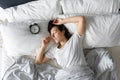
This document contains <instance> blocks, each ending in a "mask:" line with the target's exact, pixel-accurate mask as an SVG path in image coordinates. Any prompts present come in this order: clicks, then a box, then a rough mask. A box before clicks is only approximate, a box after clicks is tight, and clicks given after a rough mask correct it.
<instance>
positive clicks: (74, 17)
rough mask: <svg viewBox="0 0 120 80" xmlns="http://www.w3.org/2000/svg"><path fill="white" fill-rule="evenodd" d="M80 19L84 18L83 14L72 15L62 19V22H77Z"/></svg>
mask: <svg viewBox="0 0 120 80" xmlns="http://www.w3.org/2000/svg"><path fill="white" fill-rule="evenodd" d="M82 19H84V16H72V17H69V18H65V19H63V20H62V24H65V23H77V22H79V21H81V20H82Z"/></svg>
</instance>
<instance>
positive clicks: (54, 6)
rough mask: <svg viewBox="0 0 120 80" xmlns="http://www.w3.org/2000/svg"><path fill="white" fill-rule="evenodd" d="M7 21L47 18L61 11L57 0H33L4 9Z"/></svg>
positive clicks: (53, 16)
mask: <svg viewBox="0 0 120 80" xmlns="http://www.w3.org/2000/svg"><path fill="white" fill-rule="evenodd" d="M5 12H6V14H7V20H8V22H13V21H21V20H22V21H24V20H26V19H41V20H49V19H53V18H55V17H56V16H57V15H58V14H60V13H62V11H61V6H60V4H59V0H52V1H51V0H35V1H32V2H28V3H26V4H21V5H18V6H15V7H11V8H7V9H5Z"/></svg>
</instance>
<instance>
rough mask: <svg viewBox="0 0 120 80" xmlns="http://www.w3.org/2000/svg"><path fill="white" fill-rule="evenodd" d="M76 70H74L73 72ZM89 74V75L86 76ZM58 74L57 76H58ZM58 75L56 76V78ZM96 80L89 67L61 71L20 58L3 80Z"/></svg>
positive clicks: (76, 67)
mask: <svg viewBox="0 0 120 80" xmlns="http://www.w3.org/2000/svg"><path fill="white" fill-rule="evenodd" d="M73 69H74V70H73ZM86 73H87V74H86ZM56 74H57V75H56ZM55 75H56V76H55ZM11 79H12V80H68V79H69V80H94V79H93V72H92V71H90V69H89V68H88V67H80V66H75V67H71V68H67V69H61V70H59V69H58V68H56V67H53V66H51V65H50V64H47V63H44V64H40V65H36V64H34V60H33V59H31V58H27V57H24V56H23V57H20V58H18V59H17V60H16V62H15V63H14V64H13V65H12V66H10V67H9V69H8V70H7V71H6V73H5V74H4V76H3V80H11Z"/></svg>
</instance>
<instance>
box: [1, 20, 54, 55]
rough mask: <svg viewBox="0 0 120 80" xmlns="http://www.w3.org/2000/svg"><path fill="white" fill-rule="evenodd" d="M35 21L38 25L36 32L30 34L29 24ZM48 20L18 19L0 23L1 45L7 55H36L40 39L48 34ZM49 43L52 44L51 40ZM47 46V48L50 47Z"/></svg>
mask: <svg viewBox="0 0 120 80" xmlns="http://www.w3.org/2000/svg"><path fill="white" fill-rule="evenodd" d="M33 23H37V24H38V25H39V26H40V29H41V30H40V32H39V33H38V34H32V33H31V32H30V28H29V26H30V25H31V24H33ZM47 25H48V22H45V21H40V20H34V21H33V20H29V21H22V22H21V21H20V22H13V23H5V24H1V25H0V30H1V35H2V36H3V46H4V48H5V49H6V51H7V55H8V56H9V57H19V56H22V55H31V56H35V55H36V50H37V49H39V47H40V44H41V40H42V39H43V38H44V37H47V36H49V33H48V31H47ZM50 45H53V41H51V43H50ZM50 45H49V46H48V48H49V47H50Z"/></svg>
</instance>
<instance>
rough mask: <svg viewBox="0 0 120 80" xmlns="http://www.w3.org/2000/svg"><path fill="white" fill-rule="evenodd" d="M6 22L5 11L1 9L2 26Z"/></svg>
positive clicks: (0, 20) (0, 21)
mask: <svg viewBox="0 0 120 80" xmlns="http://www.w3.org/2000/svg"><path fill="white" fill-rule="evenodd" d="M5 20H6V13H5V10H4V9H3V8H1V7H0V24H1V23H3V22H5Z"/></svg>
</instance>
